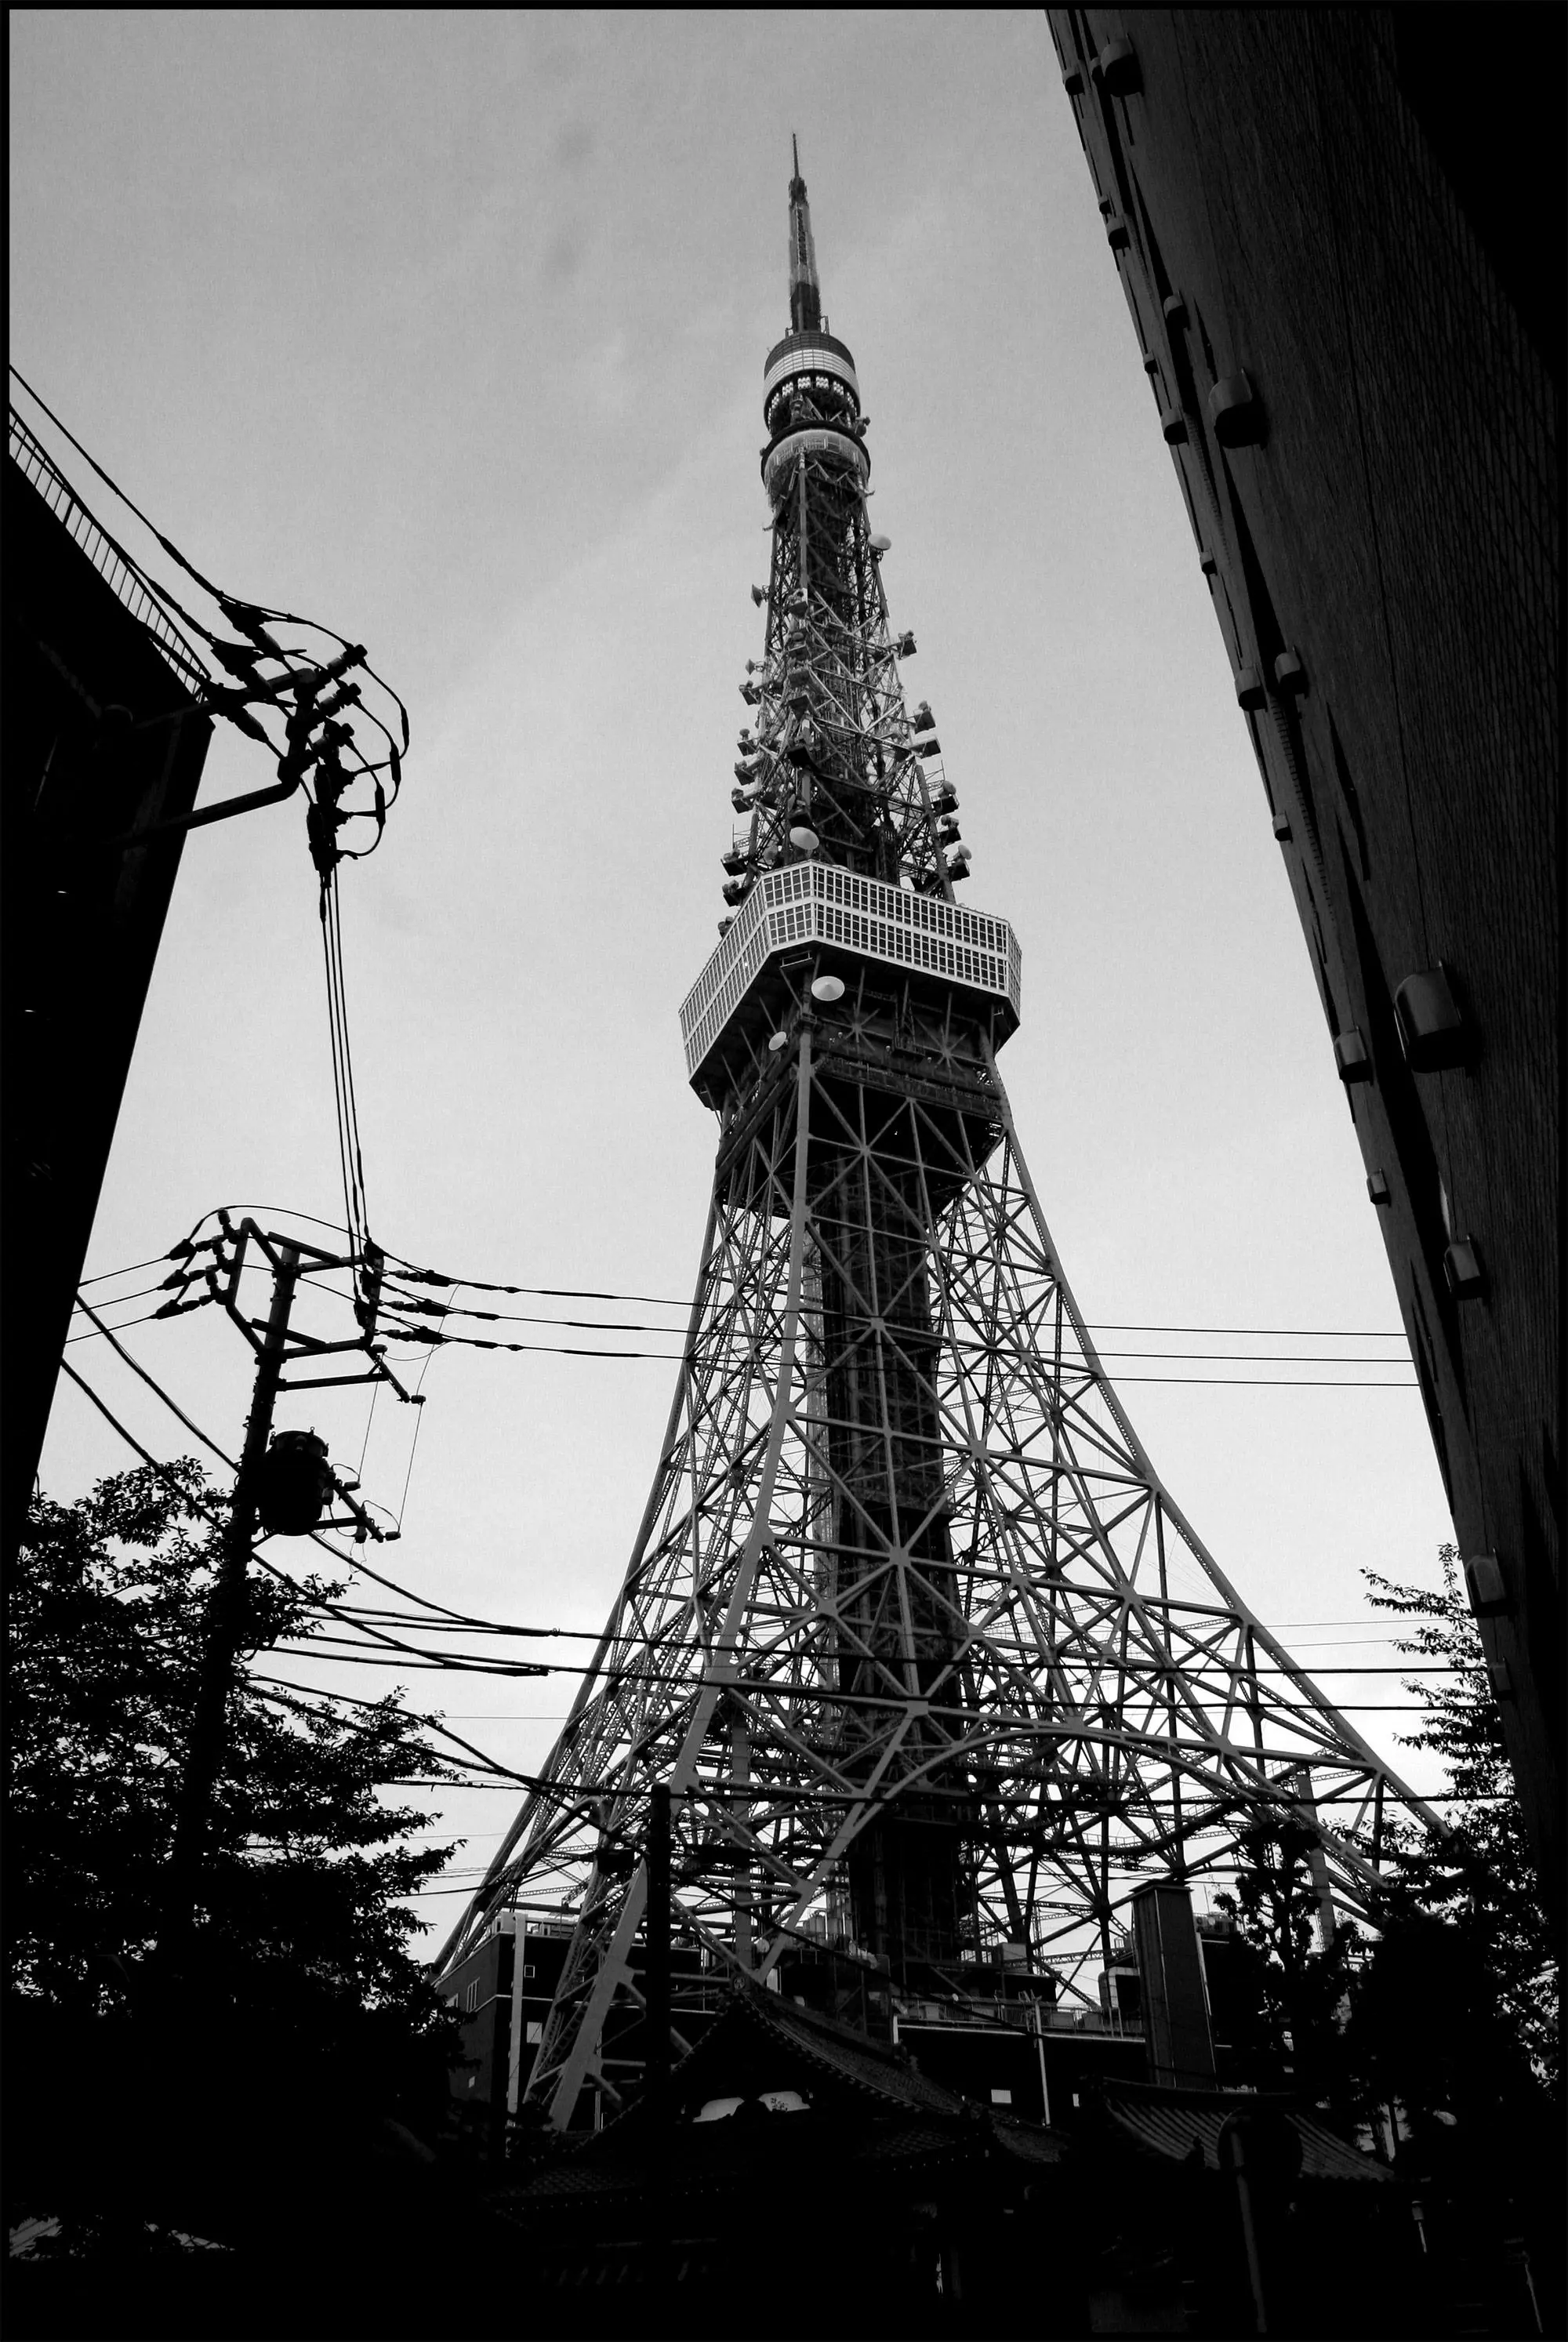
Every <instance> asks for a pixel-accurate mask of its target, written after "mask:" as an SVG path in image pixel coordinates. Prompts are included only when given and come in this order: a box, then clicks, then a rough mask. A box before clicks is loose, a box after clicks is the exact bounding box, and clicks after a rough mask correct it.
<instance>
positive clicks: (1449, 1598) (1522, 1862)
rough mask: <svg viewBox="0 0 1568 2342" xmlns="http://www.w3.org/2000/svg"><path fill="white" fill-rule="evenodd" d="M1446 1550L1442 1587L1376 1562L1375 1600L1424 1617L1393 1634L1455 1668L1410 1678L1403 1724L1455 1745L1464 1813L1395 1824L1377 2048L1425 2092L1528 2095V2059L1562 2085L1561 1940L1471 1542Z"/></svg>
mask: <svg viewBox="0 0 1568 2342" xmlns="http://www.w3.org/2000/svg"><path fill="white" fill-rule="evenodd" d="M1438 1558H1439V1561H1440V1563H1441V1565H1442V1570H1443V1586H1442V1589H1441V1590H1440V1591H1429V1590H1428V1589H1427V1588H1425V1587H1423V1586H1400V1585H1396V1584H1393V1583H1392V1582H1391V1581H1390V1580H1389V1579H1387V1578H1384V1577H1380V1576H1376V1575H1375V1574H1374V1573H1373V1572H1372V1571H1370V1570H1369V1571H1367V1572H1365V1573H1364V1575H1365V1576H1366V1578H1367V1581H1368V1583H1369V1585H1370V1586H1372V1587H1373V1593H1372V1596H1371V1599H1372V1603H1373V1608H1374V1609H1379V1610H1386V1611H1392V1612H1393V1613H1394V1614H1396V1615H1397V1616H1402V1617H1406V1618H1410V1619H1413V1620H1415V1621H1417V1622H1418V1623H1417V1624H1416V1625H1415V1626H1413V1630H1412V1632H1411V1633H1410V1634H1409V1635H1408V1636H1402V1637H1401V1638H1400V1639H1399V1640H1398V1641H1397V1642H1396V1643H1395V1645H1394V1648H1395V1649H1396V1650H1397V1651H1399V1652H1400V1653H1401V1654H1402V1655H1403V1656H1406V1657H1410V1658H1420V1659H1423V1660H1425V1661H1427V1662H1428V1663H1433V1662H1435V1663H1437V1664H1438V1665H1439V1666H1442V1667H1443V1669H1444V1671H1445V1672H1443V1673H1442V1674H1438V1675H1428V1676H1422V1677H1421V1678H1419V1679H1417V1678H1411V1679H1410V1680H1408V1681H1407V1682H1406V1684H1405V1689H1406V1690H1407V1691H1408V1692H1410V1693H1411V1694H1412V1695H1413V1696H1415V1697H1416V1698H1418V1699H1419V1700H1420V1702H1421V1708H1420V1720H1419V1722H1418V1724H1417V1726H1416V1728H1415V1729H1414V1730H1413V1731H1412V1732H1407V1733H1404V1734H1402V1735H1401V1740H1402V1743H1403V1746H1405V1747H1407V1748H1420V1749H1424V1750H1427V1751H1429V1752H1430V1753H1431V1754H1432V1755H1433V1756H1435V1757H1440V1758H1441V1759H1442V1761H1443V1767H1444V1768H1445V1770H1446V1772H1447V1775H1448V1778H1449V1782H1450V1784H1451V1791H1452V1803H1451V1805H1450V1807H1449V1817H1450V1819H1451V1822H1452V1824H1453V1827H1452V1830H1451V1833H1450V1834H1449V1835H1448V1836H1447V1837H1443V1838H1435V1837H1430V1836H1428V1835H1427V1834H1426V1833H1424V1832H1418V1831H1417V1830H1416V1829H1415V1828H1414V1827H1412V1826H1410V1825H1408V1824H1405V1825H1398V1824H1396V1825H1394V1826H1393V1827H1392V1828H1391V1829H1390V1831H1389V1834H1388V1839H1387V1843H1386V1845H1385V1847H1384V1849H1383V1852H1384V1856H1385V1861H1386V1869H1385V1875H1384V1887H1383V1895H1382V1897H1381V1899H1380V1904H1379V1909H1378V1915H1377V1917H1378V1925H1379V1930H1380V1936H1381V1941H1380V1944H1379V1946H1378V1949H1377V1953H1376V1956H1375V1957H1374V1958H1373V1961H1372V1963H1371V1964H1370V1966H1369V1970H1368V1975H1367V1979H1366V1983H1365V1986H1364V1987H1363V1993H1362V1995H1361V1996H1360V1998H1361V2008H1362V2014H1363V2031H1364V2033H1365V2035H1366V2037H1367V2041H1368V2055H1369V2057H1372V2062H1373V2064H1374V2065H1379V2066H1380V2067H1382V2069H1383V2072H1382V2079H1383V2082H1384V2083H1386V2084H1388V2085H1389V2088H1388V2089H1385V2091H1384V2095H1390V2094H1392V2092H1393V2089H1394V2088H1395V2087H1396V2088H1397V2094H1398V2096H1399V2097H1401V2098H1402V2099H1403V2101H1404V2102H1405V2103H1406V2104H1407V2105H1410V2106H1412V2107H1422V2106H1423V2105H1424V2104H1427V2103H1430V2104H1432V2105H1433V2107H1435V2106H1436V2105H1438V2104H1445V2103H1447V2102H1448V2101H1449V2100H1451V2099H1452V2098H1453V2097H1454V2096H1455V2095H1458V2096H1460V2097H1465V2098H1467V2099H1474V2098H1475V2097H1476V2096H1477V2093H1478V2092H1479V2093H1480V2094H1481V2095H1482V2096H1483V2097H1485V2096H1491V2097H1496V2096H1497V2094H1498V2092H1499V2091H1502V2092H1503V2094H1504V2095H1505V2096H1507V2097H1517V2096H1518V2094H1519V2092H1520V2090H1521V2089H1522V2088H1525V2087H1527V2084H1526V2073H1527V2072H1528V2074H1531V2075H1533V2077H1534V2080H1535V2082H1536V2083H1537V2084H1538V2085H1539V2086H1540V2087H1542V2088H1543V2090H1544V2091H1545V2092H1546V2093H1547V2094H1548V2095H1549V2096H1551V2097H1556V2096H1557V2095H1558V2094H1559V2093H1560V2089H1561V2078H1562V2048H1561V2034H1560V2028H1559V2017H1558V2006H1557V1993H1556V1981H1557V1980H1556V1954H1557V1947H1556V1945H1555V1944H1554V1942H1553V1936H1552V1930H1551V1927H1550V1925H1549V1923H1548V1920H1547V1917H1546V1913H1545V1909H1544V1906H1543V1899H1542V1895H1541V1888H1540V1882H1539V1879H1538V1877H1537V1874H1536V1869H1535V1865H1534V1862H1533V1858H1532V1856H1531V1853H1530V1846H1529V1840H1528V1838H1527V1837H1526V1835H1525V1830H1524V1819H1523V1811H1522V1809H1521V1807H1520V1803H1519V1797H1518V1792H1517V1790H1516V1788H1515V1787H1514V1783H1513V1773H1512V1771H1511V1769H1510V1767H1509V1763H1508V1757H1507V1752H1506V1749H1505V1747H1504V1745H1503V1721H1502V1717H1501V1716H1500V1714H1499V1712H1498V1706H1497V1702H1496V1699H1495V1697H1494V1696H1493V1690H1492V1684H1491V1679H1490V1677H1489V1676H1488V1673H1487V1667H1486V1661H1485V1656H1484V1654H1483V1650H1482V1646H1481V1637H1480V1636H1479V1634H1478V1633H1477V1631H1476V1627H1475V1622H1474V1619H1473V1617H1472V1616H1471V1612H1470V1606H1469V1604H1468V1602H1467V1601H1466V1599H1465V1595H1464V1588H1463V1579H1462V1577H1461V1575H1460V1567H1459V1556H1458V1553H1457V1550H1456V1549H1455V1547H1453V1546H1443V1547H1442V1548H1441V1550H1440V1552H1439V1556H1438ZM1373 2044H1381V2050H1380V2051H1379V2052H1378V2053H1377V2054H1375V2055H1374V2054H1373V2047H1372V2045H1373Z"/></svg>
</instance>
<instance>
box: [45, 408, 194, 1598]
mask: <svg viewBox="0 0 1568 2342" xmlns="http://www.w3.org/2000/svg"><path fill="white" fill-rule="evenodd" d="M18 450H20V451H21V454H22V455H25V459H26V462H27V465H28V468H27V469H26V470H24V468H23V464H22V461H21V460H19V456H18ZM50 497H53V502H51V501H50V500H49V499H50ZM116 576H117V577H118V579H119V581H120V586H119V590H116V586H115V584H114V583H112V582H111V578H112V577H116ZM134 592H135V588H134V581H131V582H128V581H126V579H125V573H124V570H123V568H122V567H121V565H118V564H117V563H115V561H114V559H113V556H112V552H111V549H110V548H109V547H108V545H107V544H106V541H105V539H104V538H103V537H102V536H101V535H99V533H98V531H97V530H96V529H95V527H94V526H93V525H92V524H91V521H90V519H89V518H88V516H87V515H85V514H84V513H83V512H82V511H81V509H80V507H78V506H77V505H75V500H74V499H73V498H71V497H70V496H69V494H68V492H67V491H66V489H65V484H64V482H63V481H62V480H61V479H60V477H59V475H57V474H56V473H55V471H54V468H53V466H52V465H49V464H48V462H47V459H46V458H45V456H44V455H43V453H42V451H41V450H40V449H38V448H37V446H36V445H35V443H32V442H30V441H29V440H28V439H27V438H26V436H25V434H22V433H21V432H20V430H19V428H18V426H17V425H15V423H14V424H13V429H12V453H11V456H10V459H9V460H8V461H7V464H6V466H5V684H6V690H5V755H4V783H3V786H0V886H3V889H4V895H3V912H4V916H3V917H0V955H3V967H4V984H3V986H0V991H3V995H4V1010H3V1015H4V1043H5V1047H4V1055H5V1097H6V1110H5V1154H4V1217H5V1265H6V1274H5V1334H6V1339H5V1453H4V1469H3V1475H0V1541H3V1543H4V1547H5V1551H6V1552H7V1553H9V1552H11V1551H12V1550H13V1549H14V1548H15V1543H16V1540H17V1538H18V1537H19V1536H20V1535H21V1532H22V1526H23V1522H24V1519H25V1514H26V1508H27V1503H28V1499H29V1497H30V1496H31V1494H32V1488H33V1479H34V1475H35V1472H36V1470H37V1467H38V1456H39V1451H40V1449H41V1447H42V1446H43V1444H44V1432H45V1426H46V1424H47V1422H48V1419H49V1408H50V1405H51V1402H52V1400H53V1398H54V1394H55V1380H56V1377H57V1376H58V1373H59V1366H60V1354H61V1350H62V1347H63V1346H64V1343H65V1336H66V1331H67V1328H68V1326H69V1325H70V1319H71V1312H72V1308H73V1306H74V1305H75V1294H76V1286H77V1284H78V1282H79V1280H80V1278H81V1275H82V1266H83V1262H84V1260H85V1256H86V1251H87V1242H88V1238H89V1236H90V1235H91V1233H92V1226H93V1216H94V1214H95V1211H96V1209H97V1204H98V1191H99V1188H100V1186H102V1184H103V1177H104V1171H105V1166H106V1164H107V1162H108V1158H109V1148H110V1146H111V1145H112V1143H113V1140H114V1136H115V1121H116V1119H117V1117H118V1115H119V1111H120V1099H121V1096H122V1095H123V1094H124V1091H125V1079H126V1076H127V1074H128V1073H129V1071H130V1064H131V1056H132V1052H133V1050H134V1049H135V1043H136V1034H137V1029H138V1027H139V1026H140V1023H141V1016H142V1005H143V1003H144V1001H145V998H146V995H147V986H148V985H149V983H150V982H151V980H152V974H153V966H154V963H155V960H156V957H157V951H158V945H159V942H160V940H161V938H162V935H163V927H164V918H165V914H166V912H167V910H168V906H169V902H170V898H171V896H172V895H173V893H174V886H175V878H176V876H177V875H178V872H179V866H180V854H181V849H182V846H183V844H184V839H183V836H182V835H181V833H180V832H178V831H177V830H176V831H174V832H173V833H167V832H165V833H164V834H162V835H160V836H155V837H154V838H152V839H151V840H150V841H149V842H148V843H147V844H146V845H145V846H135V847H130V848H127V847H126V846H125V845H124V843H123V841H124V839H125V835H126V833H127V832H129V831H132V830H140V829H143V828H145V827H148V826H151V825H152V824H154V823H155V822H159V821H171V820H177V819H179V818H180V817H181V816H184V815H185V814H186V813H188V812H189V811H190V809H191V807H192V806H193V805H194V803H195V795H196V790H197V787H198V786H199V783H200V780H201V774H202V765H203V760H204V758H205V755H206V749H207V743H208V740H209V739H210V737H211V735H212V725H211V722H210V720H209V719H208V718H207V717H206V716H203V715H200V714H198V713H196V712H195V710H196V698H195V689H196V687H198V686H199V681H200V677H201V675H202V672H203V670H202V668H201V666H200V665H199V663H198V661H197V658H196V654H195V651H194V650H192V649H191V646H189V645H188V644H186V643H184V642H183V640H182V639H181V638H180V637H179V636H177V635H176V634H175V630H174V628H173V627H172V626H170V625H168V624H167V623H165V620H164V618H163V616H162V614H161V613H159V614H153V613H152V606H151V604H150V603H149V602H148V601H147V597H146V596H139V597H137V598H138V600H139V604H140V605H141V606H143V607H144V608H145V611H146V612H147V613H148V614H151V615H155V616H156V618H157V624H158V632H157V633H155V632H154V630H153V626H152V625H151V624H150V623H146V622H145V621H144V617H143V616H138V615H137V614H136V611H135V609H133V608H132V607H128V606H127V601H126V598H125V596H129V595H132V594H134Z"/></svg>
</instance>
